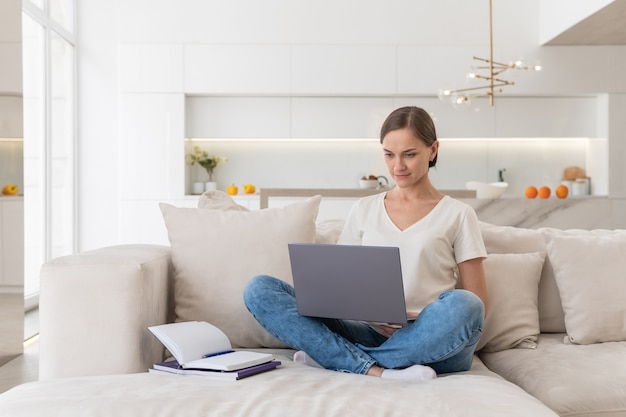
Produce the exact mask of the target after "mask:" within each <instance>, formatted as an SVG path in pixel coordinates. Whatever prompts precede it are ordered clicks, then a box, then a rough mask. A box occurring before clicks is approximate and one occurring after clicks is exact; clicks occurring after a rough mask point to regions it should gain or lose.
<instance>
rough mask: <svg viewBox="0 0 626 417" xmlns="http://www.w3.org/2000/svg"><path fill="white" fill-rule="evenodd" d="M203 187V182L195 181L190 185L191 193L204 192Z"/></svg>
mask: <svg viewBox="0 0 626 417" xmlns="http://www.w3.org/2000/svg"><path fill="white" fill-rule="evenodd" d="M204 189H205V185H204V183H203V182H199V181H196V182H194V183H193V184H192V186H191V193H192V194H196V195H198V194H202V193H203V192H204Z"/></svg>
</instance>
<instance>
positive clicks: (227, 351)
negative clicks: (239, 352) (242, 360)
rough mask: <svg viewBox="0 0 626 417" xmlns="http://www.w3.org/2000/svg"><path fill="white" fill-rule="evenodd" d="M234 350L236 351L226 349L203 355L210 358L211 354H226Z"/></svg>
mask: <svg viewBox="0 0 626 417" xmlns="http://www.w3.org/2000/svg"><path fill="white" fill-rule="evenodd" d="M233 352H234V350H225V351H223V352H217V353H207V354H206V355H204V356H203V358H210V357H211V356H219V355H225V354H227V353H233Z"/></svg>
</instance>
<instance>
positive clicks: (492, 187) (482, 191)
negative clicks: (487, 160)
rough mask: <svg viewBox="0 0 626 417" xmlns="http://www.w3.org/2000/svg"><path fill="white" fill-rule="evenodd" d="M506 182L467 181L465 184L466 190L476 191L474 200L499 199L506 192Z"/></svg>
mask: <svg viewBox="0 0 626 417" xmlns="http://www.w3.org/2000/svg"><path fill="white" fill-rule="evenodd" d="M508 186H509V184H508V183H507V182H502V181H499V182H489V183H488V182H480V181H469V182H467V183H466V184H465V187H467V189H468V190H476V198H500V197H502V194H504V192H505V191H506V189H507V188H508Z"/></svg>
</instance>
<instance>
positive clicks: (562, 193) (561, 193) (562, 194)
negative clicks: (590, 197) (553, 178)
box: [554, 184, 569, 198]
mask: <svg viewBox="0 0 626 417" xmlns="http://www.w3.org/2000/svg"><path fill="white" fill-rule="evenodd" d="M568 193H569V190H568V188H567V187H566V186H565V185H563V184H561V185H559V186H558V187H556V189H555V190H554V194H556V196H557V197H558V198H566V197H567V194H568Z"/></svg>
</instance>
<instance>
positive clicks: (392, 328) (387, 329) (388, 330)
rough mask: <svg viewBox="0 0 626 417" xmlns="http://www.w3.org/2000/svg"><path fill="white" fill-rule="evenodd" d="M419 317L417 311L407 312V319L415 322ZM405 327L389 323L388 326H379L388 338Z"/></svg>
mask: <svg viewBox="0 0 626 417" xmlns="http://www.w3.org/2000/svg"><path fill="white" fill-rule="evenodd" d="M418 315H419V313H417V312H415V311H407V312H406V317H407V318H408V319H409V320H415V319H416V318H417V316H418ZM404 326H405V325H403V324H389V323H387V324H383V323H381V324H379V325H378V327H379V328H380V330H381V331H382V332H383V334H384V335H385V336H387V337H391V336H392V335H393V334H394V333H395V332H397V331H398V330H400V329H401V328H403V327H404Z"/></svg>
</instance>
